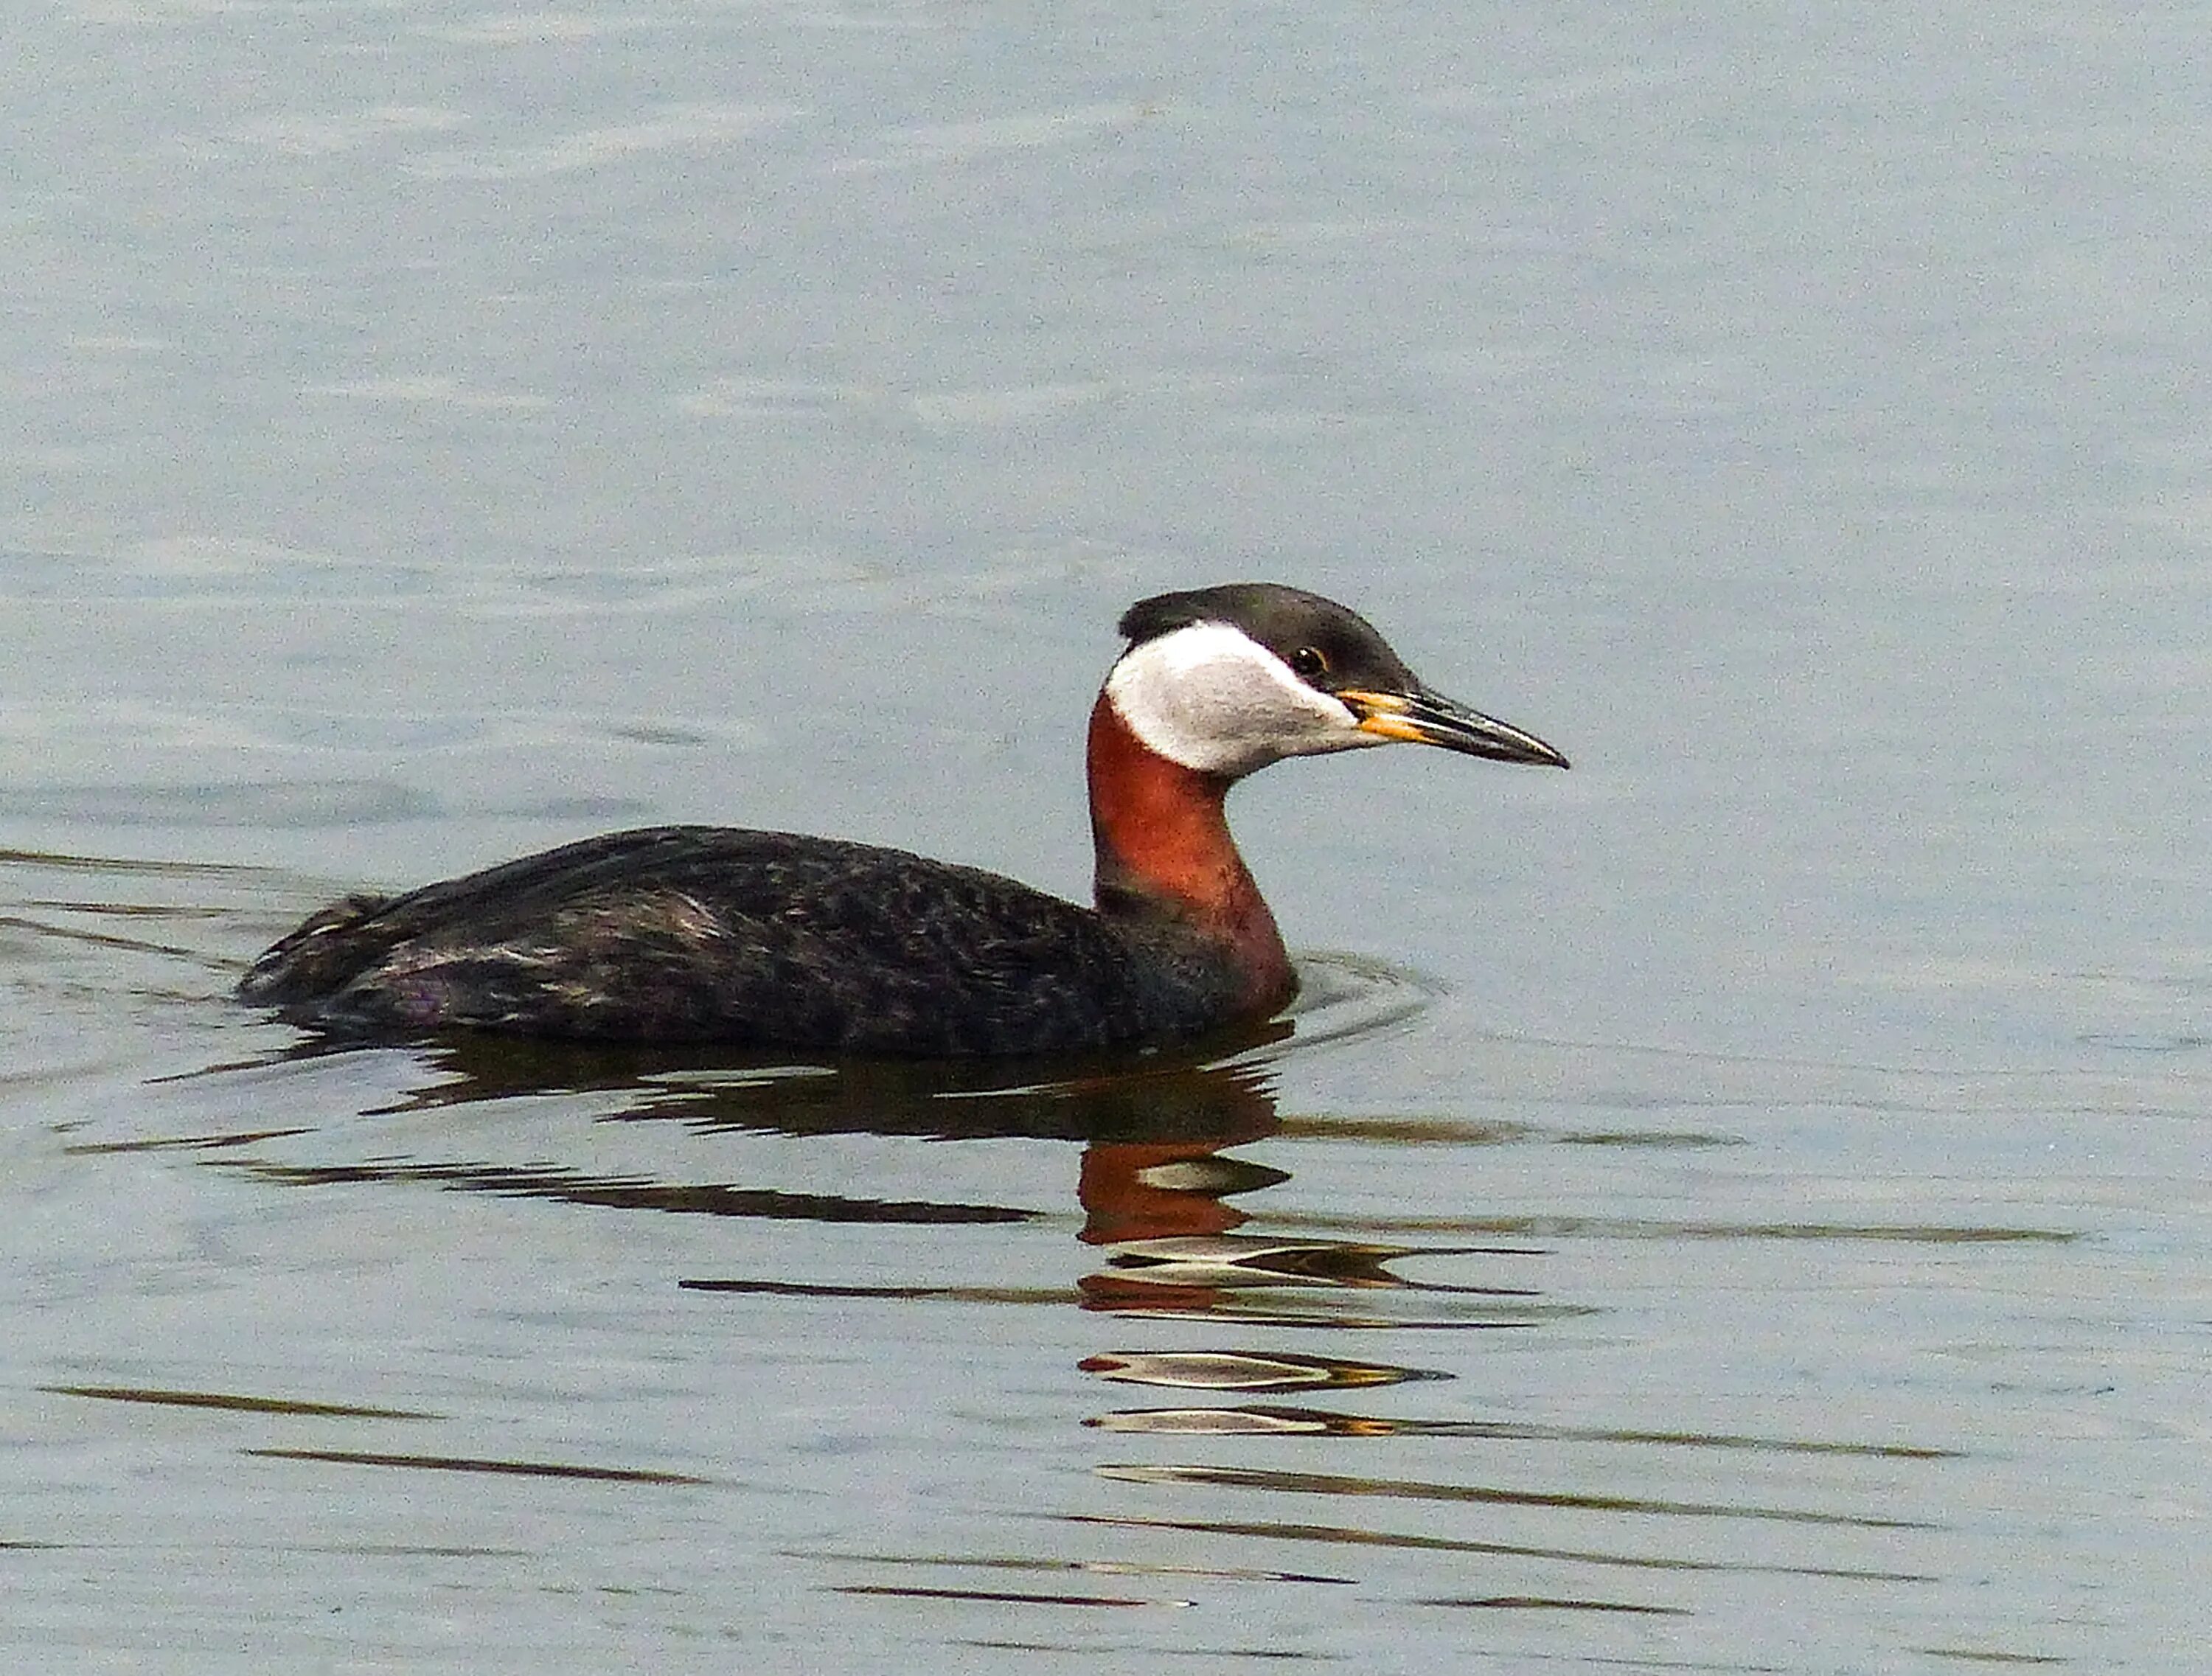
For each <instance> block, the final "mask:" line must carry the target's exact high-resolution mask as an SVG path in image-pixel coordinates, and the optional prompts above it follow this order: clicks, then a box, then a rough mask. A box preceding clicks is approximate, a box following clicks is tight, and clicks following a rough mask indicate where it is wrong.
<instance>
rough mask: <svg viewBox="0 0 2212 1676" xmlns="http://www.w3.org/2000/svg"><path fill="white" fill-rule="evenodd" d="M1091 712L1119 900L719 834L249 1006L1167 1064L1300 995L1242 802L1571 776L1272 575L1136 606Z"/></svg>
mask: <svg viewBox="0 0 2212 1676" xmlns="http://www.w3.org/2000/svg"><path fill="white" fill-rule="evenodd" d="M1121 633H1122V634H1123V635H1125V636H1127V640H1128V641H1129V645H1128V648H1127V650H1126V651H1125V652H1123V653H1122V654H1121V657H1120V658H1119V659H1117V660H1116V661H1115V664H1114V666H1113V668H1112V669H1111V670H1110V671H1109V672H1108V674H1107V677H1106V682H1105V685H1104V687H1103V689H1101V690H1100V692H1099V695H1098V699H1097V703H1096V705H1094V706H1093V707H1092V709H1091V732H1090V779H1091V835H1092V839H1093V842H1094V844H1095V847H1096V849H1097V881H1096V890H1097V904H1098V905H1097V908H1082V907H1079V906H1077V905H1076V904H1075V903H1073V902H1065V901H1062V900H1061V899H1060V898H1059V897H1057V896H1047V895H1045V894H1044V893H1043V892H1042V891H1038V890H1031V889H1030V887H1029V886H1027V885H1025V884H1017V883H1016V882H1015V881H1013V880H1012V879H1009V878H1001V877H999V876H998V875H996V874H994V873H987V872H982V871H978V870H976V869H975V868H973V867H963V866H957V865H952V864H951V863H949V862H944V861H931V860H927V859H924V858H923V857H921V856H918V855H910V854H908V853H906V852H905V851H903V850H893V849H882V848H878V847H874V846H872V845H867V844H854V843H847V842H844V841H840V840H837V839H834V838H808V837H800V836H796V835H792V834H789V833H781V832H747V831H740V830H736V829H729V828H723V827H703V826H671V827H653V828H649V829H645V830H642V831H637V832H617V833H611V834H609V835H606V836H604V837H599V838H587V839H586V840H584V841H582V842H580V843H574V844H568V845H564V846H563V847H561V848H559V849H553V850H548V851H545V852H544V853H542V854H538V855H532V856H526V857H524V858H523V859H520V860H519V861H510V862H508V863H507V864H506V865H503V866H498V867H492V868H489V869H487V870H485V871H483V872H477V873H471V874H469V875H467V876H466V877H462V878H456V879H448V880H446V881H444V882H443V883H441V884H430V885H426V886H424V887H423V888H422V889H421V890H411V891H409V892H407V893H405V894H404V895H401V896H349V897H347V898H346V899H345V900H343V902H336V903H334V904H332V905H331V907H329V908H325V909H323V910H322V911H321V912H320V913H319V914H313V916H311V917H310V918H309V919H308V920H307V921H306V922H305V923H304V924H303V925H301V926H300V928H299V929H298V930H297V931H295V932H292V934H291V935H290V936H289V937H287V938H284V939H283V941H282V942H280V943H278V944H276V945H275V946H274V947H273V948H271V949H270V950H269V951H268V952H267V953H265V954H264V955H263V956H261V957H260V958H259V959H258V960H257V961H255V962H253V965H252V968H251V969H249V970H248V971H247V972H246V976H245V977H244V978H243V979H242V980H241V981H240V983H239V986H238V993H239V996H240V999H243V1000H246V1001H248V1002H252V1003H255V1004H257V1005H267V1006H271V1007H275V1008H276V1009H277V1010H278V1011H279V1012H280V1013H281V1014H282V1015H283V1017H286V1018H288V1019H289V1020H291V1021H293V1022H294V1023H300V1024H302V1025H306V1026H307V1027H309V1028H311V1029H317V1030H320V1031H324V1032H326V1033H331V1034H334V1035H343V1036H351V1037H371V1038H384V1039H390V1038H392V1037H405V1036H412V1035H422V1034H424V1033H427V1032H430V1031H434V1030H439V1029H447V1028H449V1027H453V1026H460V1027H465V1028H469V1029H480V1030H493V1031H502V1032H507V1033H509V1034H514V1035H540V1036H562V1037H570V1038H576V1039H580V1040H586V1041H632V1042H636V1041H665V1042H716V1043H726V1044H728V1045H731V1046H735V1047H754V1048H798V1049H804V1050H811V1051H817V1052H828V1053H836V1054H902V1055H908V1056H915V1057H950V1056H956V1055H970V1054H1034V1053H1053V1052H1060V1051H1065V1050H1069V1049H1079V1048H1107V1047H1115V1046H1135V1045H1146V1046H1153V1045H1164V1044H1167V1043H1170V1042H1176V1041H1186V1040H1188V1039H1190V1038H1192V1037H1194V1036H1197V1035H1202V1034H1204V1033H1205V1032H1206V1031H1208V1030H1210V1029H1214V1028H1215V1027H1217V1026H1219V1025H1222V1024H1225V1023H1231V1022H1232V1021H1236V1020H1239V1019H1245V1018H1253V1017H1264V1016H1265V1015H1267V1014H1268V1013H1270V1012H1273V1011H1275V1010H1276V1009H1277V1008H1279V1007H1280V1006H1281V1005H1283V1004H1284V1003H1285V1001H1287V1000H1289V999H1291V995H1292V994H1293V993H1295V992H1296V990H1297V976H1296V975H1295V974H1294V973H1293V972H1292V970H1291V962H1290V956H1289V955H1288V954H1287V953H1286V952H1285V950H1284V947H1283V938H1282V934H1281V933H1280V932H1279V931H1277V930H1276V928H1275V919H1274V915H1273V914H1271V913H1270V912H1269V911H1268V909H1267V903H1266V902H1263V901H1262V900H1261V896H1260V891H1259V887H1258V886H1257V885H1255V884H1254V883H1253V881H1252V875H1251V873H1250V872H1249V871H1247V870H1246V868H1245V865H1244V860H1243V857H1242V856H1240V855H1239V854H1238V853H1237V846H1236V843H1235V841H1233V840H1232V839H1231V837H1230V835H1229V826H1228V823H1227V821H1226V820H1225V817H1224V815H1223V811H1222V801H1223V799H1224V798H1225V796H1226V795H1227V793H1228V791H1229V788H1230V786H1232V785H1234V784H1235V783H1236V782H1237V780H1241V779H1243V777H1244V776H1245V775H1246V774H1250V773H1251V772H1252V771H1253V770H1254V769H1255V768H1265V767H1267V764H1268V763H1270V762H1279V761H1280V760H1281V759H1282V758H1284V757H1285V756H1313V755H1317V754H1319V753H1322V752H1325V751H1334V750H1352V749H1355V748H1357V747H1359V746H1363V745H1378V744H1387V743H1389V742H1390V741H1392V740H1407V741H1411V742H1413V743H1415V744H1431V745H1441V746H1443V748H1444V749H1445V750H1457V751H1464V752H1466V753H1467V754H1468V755H1470V756H1487V757H1491V758H1493V759H1495V760H1497V761H1499V762H1534V763H1543V764H1548V765H1549V766H1551V767H1553V768H1565V767H1566V766H1567V759H1566V758H1565V756H1561V755H1560V754H1559V752H1558V751H1556V750H1553V748H1552V747H1551V746H1549V745H1547V744H1545V743H1544V742H1543V741H1542V740H1541V739H1539V738H1536V737H1535V736H1534V734H1530V733H1524V732H1522V731H1521V730H1520V729H1519V728H1517V727H1511V726H1507V725H1506V724H1505V723H1504V722H1502V721H1498V720H1493V719H1492V718H1491V717H1489V716H1486V715H1482V714H1479V713H1477V712H1475V711H1474V710H1470V709H1468V708H1467V707H1465V706H1463V705H1461V704H1457V703H1455V702H1453V701H1451V700H1449V699H1447V698H1444V697H1442V696H1440V695H1437V694H1436V693H1433V692H1431V691H1430V690H1429V689H1427V688H1426V687H1424V686H1423V685H1422V684H1421V683H1420V682H1419V681H1418V680H1417V679H1415V678H1414V676H1413V671H1410V670H1408V669H1407V667H1406V665H1404V664H1403V663H1402V662H1401V661H1400V659H1399V657H1398V654H1397V653H1395V652H1393V651H1392V650H1391V649H1390V647H1389V645H1387V644H1386V643H1385V642H1384V641H1383V637H1382V636H1381V635H1378V634H1376V632H1375V630H1374V629H1372V628H1370V626H1369V625H1368V624H1367V622H1365V621H1364V619H1362V618H1361V617H1359V616H1356V615H1355V614H1354V613H1352V611H1349V610H1346V609H1345V608H1344V607H1343V606H1341V605H1339V604H1334V602H1332V601H1330V600H1327V599H1323V598H1321V597H1319V596H1318V595H1316V594H1311V593H1304V592H1299V591H1298V590H1297V589H1295V588H1288V587H1283V586H1278V585H1276V584H1273V583H1261V582H1244V583H1234V584H1231V585H1229V586H1222V587H1211V588H1199V589H1194V590H1192V591H1189V592H1182V593H1164V594H1160V595H1158V596H1157V597H1156V598H1151V599H1145V600H1140V601H1139V602H1138V603H1137V604H1134V605H1133V606H1131V607H1130V608H1129V610H1127V612H1126V613H1125V614H1124V615H1123V616H1122V618H1121Z"/></svg>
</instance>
